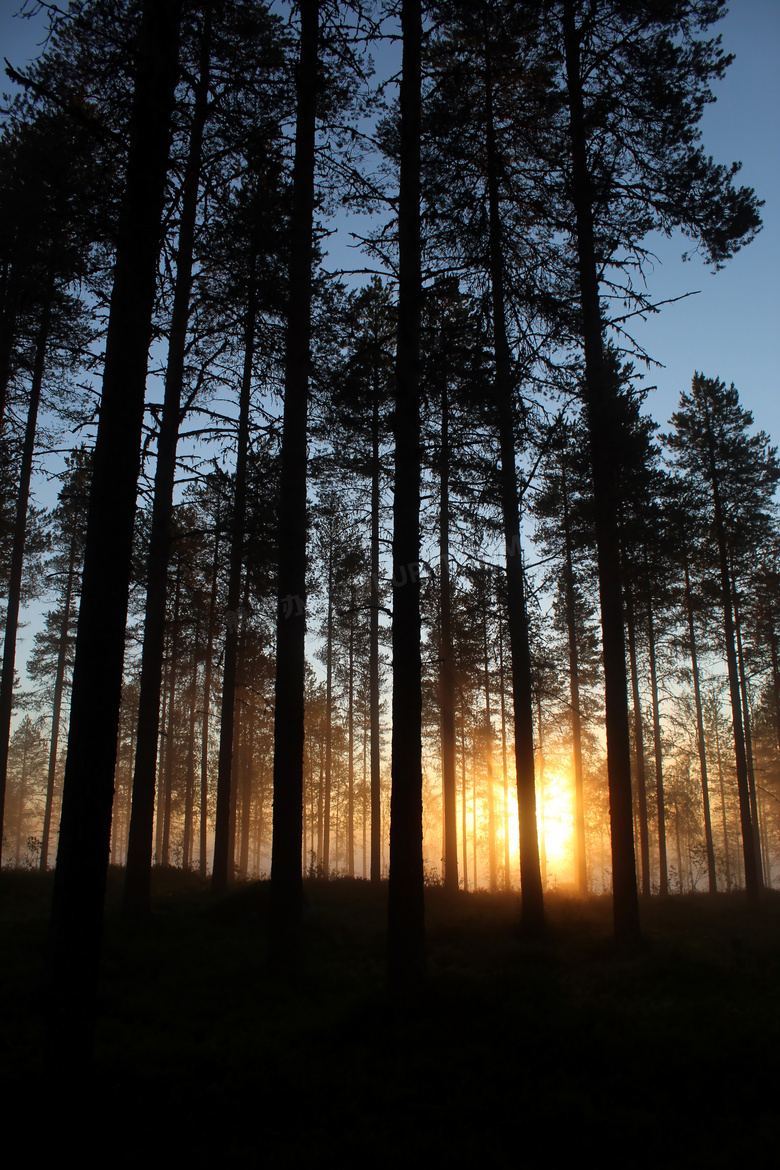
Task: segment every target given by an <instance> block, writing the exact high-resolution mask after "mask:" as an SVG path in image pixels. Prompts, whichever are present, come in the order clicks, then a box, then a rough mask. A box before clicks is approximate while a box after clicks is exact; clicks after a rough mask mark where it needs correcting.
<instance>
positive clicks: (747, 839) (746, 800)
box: [704, 398, 761, 901]
mask: <svg viewBox="0 0 780 1170" xmlns="http://www.w3.org/2000/svg"><path fill="white" fill-rule="evenodd" d="M704 409H705V415H706V425H707V440H708V446H709V452H708V454H709V472H710V484H711V487H712V502H713V521H714V528H715V539H716V541H717V544H718V557H719V561H720V590H721V604H722V606H723V632H724V636H725V641H726V662H727V664H728V674H729V695H730V698H731V719H732V727H733V731H734V755H735V760H736V768H737V792H738V794H739V815H740V827H741V829H742V852H743V856H744V859H745V891H746V893H747V896H748V898H749V899H750V900H751V901H758V899H759V897H760V896H761V876H760V873H759V858H758V856H757V852H756V844H755V842H756V838H755V833H754V829H753V820H752V818H751V815H750V784H749V780H748V768H747V752H746V748H745V731H744V724H743V722H742V702H741V695H740V686H739V666H738V663H737V651H736V645H735V640H734V611H733V607H732V597H731V589H732V583H731V576H730V573H729V557H728V541H727V538H726V528H725V524H724V521H723V508H722V505H721V500H720V480H719V476H718V468H717V463H716V460H715V440H714V436H713V433H712V425H711V420H710V416H709V407H708V406H707V402H706V398H705V400H704Z"/></svg>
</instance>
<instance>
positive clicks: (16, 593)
mask: <svg viewBox="0 0 780 1170" xmlns="http://www.w3.org/2000/svg"><path fill="white" fill-rule="evenodd" d="M53 295H54V284H53V281H52V280H50V281H49V287H48V290H47V296H46V300H45V302H44V305H43V309H42V311H41V320H40V324H39V326H38V336H37V338H36V342H35V359H34V363H33V375H32V384H31V386H30V401H29V403H28V406H27V423H26V425H25V429H24V443H23V445H22V464H21V467H20V469H19V490H18V493H17V496H16V515H15V517H14V528H13V545H12V548H11V574H10V579H9V581H8V601H7V603H6V611H5V641H4V643H3V674H2V679H0V850H2V842H3V815H4V809H5V788H6V779H7V776H8V749H9V745H10V740H11V714H12V712H13V702H14V673H15V668H16V634H17V630H18V628H19V606H20V604H21V599H22V570H23V568H24V546H25V541H26V538H27V513H28V510H29V504H30V479H31V477H32V465H33V455H34V453H35V435H36V432H37V430H38V408H39V406H40V402H41V389H42V388H43V372H44V368H45V365H46V345H47V342H48V338H49V328H50V325H51V313H52V299H53Z"/></svg>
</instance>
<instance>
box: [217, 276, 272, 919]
mask: <svg viewBox="0 0 780 1170" xmlns="http://www.w3.org/2000/svg"><path fill="white" fill-rule="evenodd" d="M256 311H257V310H256V305H255V259H254V257H252V260H251V264H250V274H249V297H248V303H247V310H246V322H245V325H244V368H243V372H242V375H241V392H240V394H239V407H238V438H237V444H236V448H237V449H236V479H235V492H234V496H233V524H232V531H231V534H230V563H229V569H228V592H227V614H226V615H225V656H224V663H223V668H222V707H221V714H220V725H219V762H218V764H217V814H216V823H215V825H214V864H213V867H212V872H211V892H212V893H213V894H216V895H218V896H219V895H222V894H224V893H225V892H226V890H227V887H228V881H229V880H230V879H231V878H232V877H233V853H232V849H231V840H230V837H231V834H230V823H231V807H232V804H233V802H232V801H231V789H232V775H233V741H234V737H235V728H234V721H235V710H236V672H237V667H238V635H239V622H240V614H239V609H240V602H241V574H242V570H243V567H244V529H245V527H246V468H247V457H248V454H249V399H250V391H251V387H252V363H253V361H254V353H255V314H256ZM282 499H284V495H282Z"/></svg>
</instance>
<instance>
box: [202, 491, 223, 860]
mask: <svg viewBox="0 0 780 1170" xmlns="http://www.w3.org/2000/svg"><path fill="white" fill-rule="evenodd" d="M219 535H220V534H219V504H217V511H216V516H215V518H214V563H213V565H212V570H211V597H210V600H209V629H208V637H207V640H206V661H205V663H204V665H203V722H202V723H201V728H200V821H199V829H200V842H199V844H200V875H201V877H202V878H205V877H206V873H207V869H208V827H209V715H210V708H211V673H212V670H213V657H214V634H215V631H216V615H217V590H218V586H219Z"/></svg>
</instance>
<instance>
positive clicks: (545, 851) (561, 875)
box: [537, 769, 574, 886]
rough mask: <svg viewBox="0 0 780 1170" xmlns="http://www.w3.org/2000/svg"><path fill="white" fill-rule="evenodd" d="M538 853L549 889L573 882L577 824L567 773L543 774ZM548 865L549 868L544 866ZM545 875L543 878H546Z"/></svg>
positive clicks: (550, 771)
mask: <svg viewBox="0 0 780 1170" xmlns="http://www.w3.org/2000/svg"><path fill="white" fill-rule="evenodd" d="M537 824H538V828H539V852H540V854H541V857H542V862H543V868H546V870H547V874H546V877H547V885H548V886H551V885H561V884H565V883H568V882H571V881H573V880H574V823H573V792H572V782H571V777H570V776H569V775H568V773H567V772H565V771H563V770H561V771H553V770H552V769H550V770H549V771H548V770H547V769H545V770H544V773H543V774H542V776H540V777H539V783H538V791H537ZM545 863H546V864H545ZM544 876H545V875H544V873H543V874H542V877H543V878H544Z"/></svg>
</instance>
